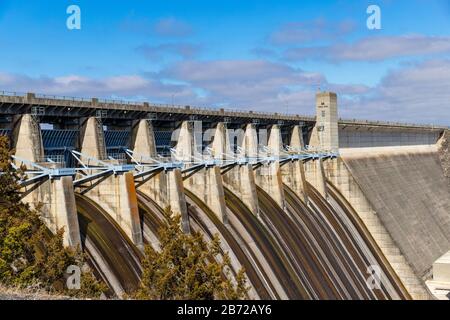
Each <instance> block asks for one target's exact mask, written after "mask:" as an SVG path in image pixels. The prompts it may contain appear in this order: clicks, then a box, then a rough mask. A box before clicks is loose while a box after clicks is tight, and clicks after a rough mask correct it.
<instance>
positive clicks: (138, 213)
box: [0, 93, 450, 300]
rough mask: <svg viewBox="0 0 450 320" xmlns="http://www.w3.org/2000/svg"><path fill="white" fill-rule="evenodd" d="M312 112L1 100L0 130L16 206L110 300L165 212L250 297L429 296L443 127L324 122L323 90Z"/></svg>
mask: <svg viewBox="0 0 450 320" xmlns="http://www.w3.org/2000/svg"><path fill="white" fill-rule="evenodd" d="M316 109H317V117H315V118H313V117H304V116H299V115H282V114H272V115H268V114H263V113H256V112H255V113H244V112H231V111H227V110H223V109H217V110H201V109H196V108H192V107H179V108H177V107H173V106H172V107H169V106H166V107H163V106H157V105H152V104H148V103H143V104H130V103H127V104H121V103H117V102H110V101H102V100H98V99H95V98H94V99H92V100H91V101H86V100H83V101H78V100H76V99H73V100H68V99H59V98H50V97H45V96H38V95H34V94H27V95H25V96H0V111H1V112H0V116H1V117H2V119H3V121H2V122H0V124H1V126H2V128H1V130H0V134H2V135H8V136H9V137H10V140H11V142H12V147H13V148H14V150H15V155H14V162H15V163H17V164H18V165H19V164H21V163H22V164H24V165H26V166H27V168H29V169H30V170H29V172H32V170H34V171H33V173H32V174H31V177H30V179H28V180H26V181H23V182H22V183H23V189H24V198H23V199H24V201H26V202H28V203H30V204H32V205H36V206H37V205H38V204H42V209H41V212H42V218H43V220H44V221H45V222H46V224H47V225H48V227H49V229H50V230H52V231H55V230H57V229H59V228H64V229H65V234H64V235H65V244H66V245H68V246H74V245H80V246H81V247H82V248H83V250H84V251H85V252H86V253H87V255H88V257H89V260H90V261H89V264H90V266H91V268H92V269H94V273H95V275H96V276H97V277H99V278H101V279H102V280H104V281H105V283H106V284H108V286H109V288H110V294H111V295H116V296H123V295H124V294H128V293H131V292H132V291H133V290H135V289H136V288H137V286H138V285H139V279H140V276H141V272H142V270H141V269H142V267H141V265H140V263H141V262H140V261H141V259H142V256H143V252H142V248H143V246H144V245H151V246H152V247H153V248H154V249H156V250H158V246H159V239H158V237H159V235H158V231H159V229H160V228H161V226H162V225H164V224H165V223H166V216H165V214H166V213H165V210H166V208H170V209H171V212H172V213H173V214H179V215H180V216H181V218H182V219H181V220H182V221H181V223H182V225H181V228H182V230H183V231H184V232H191V231H196V232H199V233H201V234H202V235H203V236H204V238H205V239H206V240H211V239H212V237H213V236H214V235H215V234H218V235H219V237H220V239H221V250H222V252H223V253H225V252H227V253H228V254H229V256H230V259H231V265H232V272H231V274H232V276H233V275H235V274H236V273H237V272H238V270H239V269H240V268H242V267H243V268H244V269H245V271H246V277H247V282H248V285H249V287H250V290H249V292H248V298H251V299H381V300H383V299H411V298H413V299H428V298H432V295H433V293H432V292H430V290H429V289H428V287H427V283H428V281H430V280H433V276H438V275H435V274H433V265H434V263H435V261H437V260H438V258H439V257H440V256H442V255H444V254H445V253H446V252H448V251H449V250H450V249H449V247H450V240H449V238H448V235H449V231H450V230H449V221H450V218H449V217H450V190H449V188H448V184H447V183H446V182H447V181H446V178H445V175H444V171H443V169H442V163H441V161H440V158H439V157H438V147H437V146H438V143H439V139H441V138H442V137H443V136H444V135H445V134H446V130H447V128H441V127H432V126H421V125H406V124H405V125H402V124H393V123H381V122H368V121H350V120H342V119H338V118H337V100H336V95H334V94H332V93H320V94H318V96H317V105H316ZM424 150H425V151H424ZM374 267H376V268H375V269H376V270H378V272H379V273H380V274H378V276H379V277H380V279H379V280H380V283H379V284H378V285H377V286H375V287H373V286H371V285H370V283H369V282H370V281H369V280H370V278H371V275H372V274H371V273H370V271H371V270H373V268H374ZM444 269H445V266H444ZM441 270H442V269H441ZM440 279H442V277H440ZM449 281H450V280H449Z"/></svg>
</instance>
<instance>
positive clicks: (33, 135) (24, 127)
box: [13, 114, 44, 162]
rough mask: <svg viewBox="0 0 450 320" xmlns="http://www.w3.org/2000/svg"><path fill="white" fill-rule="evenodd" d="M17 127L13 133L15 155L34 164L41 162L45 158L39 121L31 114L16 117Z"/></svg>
mask: <svg viewBox="0 0 450 320" xmlns="http://www.w3.org/2000/svg"><path fill="white" fill-rule="evenodd" d="M16 121H17V125H16V127H15V128H14V131H13V148H14V150H15V155H16V156H17V157H20V158H22V159H26V160H29V161H32V162H40V161H42V158H43V157H44V146H43V143H42V136H41V128H40V125H39V120H38V119H37V118H36V117H34V116H32V115H31V114H24V115H22V116H20V118H19V117H16Z"/></svg>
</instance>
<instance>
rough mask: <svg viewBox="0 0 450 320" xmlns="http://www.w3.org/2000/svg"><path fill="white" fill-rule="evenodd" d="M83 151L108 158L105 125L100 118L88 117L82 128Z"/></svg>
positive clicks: (89, 154)
mask: <svg viewBox="0 0 450 320" xmlns="http://www.w3.org/2000/svg"><path fill="white" fill-rule="evenodd" d="M80 136H81V153H83V154H85V155H87V156H90V157H93V158H96V159H99V160H104V159H106V158H107V153H106V144H105V133H104V132H103V125H102V123H101V120H100V119H98V118H94V117H91V118H88V119H87V121H86V123H85V124H84V125H83V127H82V128H81V135H80Z"/></svg>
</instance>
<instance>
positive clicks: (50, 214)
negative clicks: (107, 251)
mask: <svg viewBox="0 0 450 320" xmlns="http://www.w3.org/2000/svg"><path fill="white" fill-rule="evenodd" d="M12 145H13V147H14V150H15V156H17V157H20V158H21V159H24V160H28V161H31V162H34V163H40V162H41V161H42V160H43V157H44V147H43V143H42V136H41V130H40V124H39V120H38V118H36V117H34V116H32V115H30V114H25V115H23V116H22V117H17V118H16V128H14V130H13V136H12ZM16 164H20V161H16ZM43 165H44V164H43ZM47 166H48V165H47ZM58 166H60V165H59V164H54V165H53V168H57V167H58ZM23 191H24V192H25V194H26V195H25V197H24V198H23V201H24V202H25V203H28V204H30V206H31V207H32V208H39V212H40V214H41V217H42V220H43V221H44V223H45V224H46V226H47V227H48V228H49V229H50V230H51V231H52V232H54V233H56V232H57V231H58V230H60V229H63V230H64V234H63V242H64V245H65V246H71V247H77V246H81V236H80V229H79V225H78V216H77V209H76V203H75V194H74V188H73V179H72V177H59V178H56V179H52V180H45V181H42V182H40V183H38V184H37V185H36V186H31V187H28V188H25V189H24V190H23Z"/></svg>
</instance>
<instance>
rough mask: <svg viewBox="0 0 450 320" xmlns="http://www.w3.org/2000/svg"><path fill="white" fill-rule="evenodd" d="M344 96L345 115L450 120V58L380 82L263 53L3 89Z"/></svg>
mask: <svg viewBox="0 0 450 320" xmlns="http://www.w3.org/2000/svg"><path fill="white" fill-rule="evenodd" d="M319 83H320V84H322V85H323V89H327V90H331V91H335V92H337V93H338V95H339V111H340V115H341V116H343V117H345V118H359V119H372V120H389V121H403V122H416V123H434V124H444V125H449V124H450V123H449V122H450V90H449V89H448V88H450V60H445V59H444V60H442V59H441V60H430V61H426V62H421V63H414V64H411V63H410V64H405V65H403V66H402V67H399V68H398V69H395V70H392V71H390V72H389V73H388V74H387V75H386V76H385V77H384V78H383V79H382V80H381V81H380V83H379V84H378V85H377V86H375V87H368V86H365V85H362V84H339V83H329V82H328V81H327V80H326V78H325V77H324V76H323V75H321V74H320V73H315V72H305V71H303V70H300V69H297V68H293V67H290V66H288V65H285V64H281V63H273V62H268V61H263V60H237V61H234V60H219V61H182V62H179V63H177V64H174V65H172V66H170V67H168V68H167V69H165V70H163V71H162V72H161V73H157V74H156V73H149V74H147V75H146V76H143V75H119V76H115V77H106V78H98V79H97V78H89V77H84V76H79V75H66V76H60V77H54V78H51V77H45V76H42V77H28V76H24V75H17V74H9V73H0V88H2V89H3V90H8V91H18V92H28V91H31V92H36V93H46V94H54V95H68V96H70V95H73V96H85V97H91V96H96V97H104V98H108V97H121V98H127V99H135V98H136V97H140V98H145V99H146V100H148V101H151V102H170V101H171V99H172V95H174V98H175V99H174V100H175V103H176V104H182V105H200V106H224V107H228V108H240V109H251V110H259V111H269V112H286V111H289V112H290V113H294V114H313V113H314V103H315V102H314V99H315V98H314V96H315V92H316V90H317V87H318V84H319Z"/></svg>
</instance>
